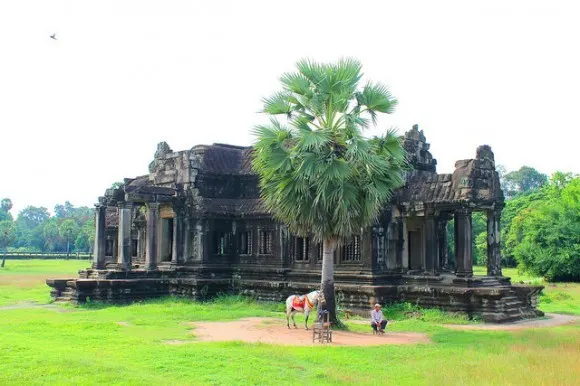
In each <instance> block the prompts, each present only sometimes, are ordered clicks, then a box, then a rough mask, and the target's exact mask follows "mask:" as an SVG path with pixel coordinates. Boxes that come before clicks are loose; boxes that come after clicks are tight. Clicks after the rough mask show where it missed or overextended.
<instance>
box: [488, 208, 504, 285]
mask: <svg viewBox="0 0 580 386" xmlns="http://www.w3.org/2000/svg"><path fill="white" fill-rule="evenodd" d="M500 218H501V209H495V210H492V211H489V212H487V275H488V276H502V272H501V252H500V246H501V244H500Z"/></svg>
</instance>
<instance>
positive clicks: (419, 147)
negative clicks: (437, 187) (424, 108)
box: [403, 124, 437, 172]
mask: <svg viewBox="0 0 580 386" xmlns="http://www.w3.org/2000/svg"><path fill="white" fill-rule="evenodd" d="M403 147H404V148H405V151H406V152H407V158H408V160H409V163H410V164H411V165H413V168H414V169H416V170H424V171H428V172H436V171H437V160H436V159H435V158H433V155H431V153H430V152H429V148H430V147H431V145H430V144H429V143H427V140H426V139H425V134H423V130H419V125H417V124H415V125H413V128H412V129H411V130H409V131H407V132H406V133H405V135H404V137H403Z"/></svg>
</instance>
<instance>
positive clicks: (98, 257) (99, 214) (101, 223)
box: [93, 205, 107, 269]
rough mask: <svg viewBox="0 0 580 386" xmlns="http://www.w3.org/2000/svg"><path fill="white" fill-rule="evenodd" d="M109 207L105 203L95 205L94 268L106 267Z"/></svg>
mask: <svg viewBox="0 0 580 386" xmlns="http://www.w3.org/2000/svg"><path fill="white" fill-rule="evenodd" d="M106 215H107V207H106V206H104V205H95V247H94V250H93V255H94V256H93V268H94V269H104V268H105V248H106V246H105V227H106V223H105V217H106Z"/></svg>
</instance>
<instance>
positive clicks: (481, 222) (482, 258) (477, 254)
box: [471, 212, 487, 265]
mask: <svg viewBox="0 0 580 386" xmlns="http://www.w3.org/2000/svg"><path fill="white" fill-rule="evenodd" d="M471 224H472V234H473V237H472V244H473V247H472V255H473V263H474V264H477V265H486V264H487V215H486V214H485V213H484V212H474V213H473V214H472V216H471Z"/></svg>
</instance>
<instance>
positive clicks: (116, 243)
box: [111, 229, 119, 261]
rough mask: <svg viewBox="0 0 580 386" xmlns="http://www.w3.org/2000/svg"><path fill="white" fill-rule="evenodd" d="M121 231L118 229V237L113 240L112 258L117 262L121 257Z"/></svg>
mask: <svg viewBox="0 0 580 386" xmlns="http://www.w3.org/2000/svg"><path fill="white" fill-rule="evenodd" d="M118 252H119V230H118V229H117V236H116V237H114V238H113V252H112V254H111V255H112V256H111V257H112V258H113V261H117V256H119V253H118Z"/></svg>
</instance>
